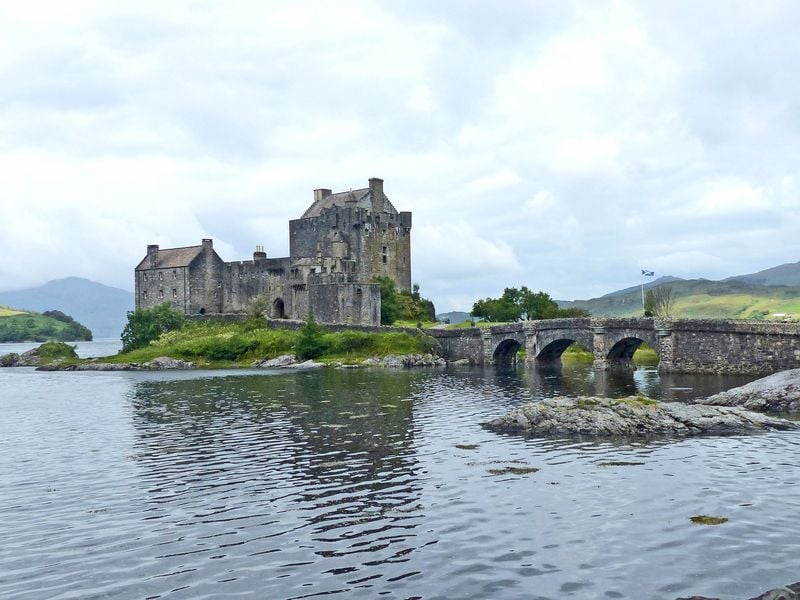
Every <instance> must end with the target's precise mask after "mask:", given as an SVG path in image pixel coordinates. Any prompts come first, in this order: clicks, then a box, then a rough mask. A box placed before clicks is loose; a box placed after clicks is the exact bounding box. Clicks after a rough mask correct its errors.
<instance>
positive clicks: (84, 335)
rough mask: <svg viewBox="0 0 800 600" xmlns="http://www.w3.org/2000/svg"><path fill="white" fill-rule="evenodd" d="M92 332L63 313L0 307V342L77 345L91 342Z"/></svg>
mask: <svg viewBox="0 0 800 600" xmlns="http://www.w3.org/2000/svg"><path fill="white" fill-rule="evenodd" d="M91 339H92V332H91V331H89V329H87V328H86V327H84V326H83V325H81V324H80V323H78V322H77V321H75V320H74V319H73V318H72V317H70V316H69V315H65V314H64V313H62V312H61V311H57V310H51V311H47V312H45V313H43V314H39V313H35V312H29V311H20V310H16V309H13V308H8V307H5V306H2V307H0V342H46V341H49V340H56V341H60V342H75V341H82V340H91Z"/></svg>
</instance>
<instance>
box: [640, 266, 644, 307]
mask: <svg viewBox="0 0 800 600" xmlns="http://www.w3.org/2000/svg"><path fill="white" fill-rule="evenodd" d="M640 277H641V278H642V314H644V313H645V309H644V273H642V274H641V275H640Z"/></svg>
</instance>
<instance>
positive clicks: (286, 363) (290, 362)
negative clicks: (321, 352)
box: [252, 354, 325, 370]
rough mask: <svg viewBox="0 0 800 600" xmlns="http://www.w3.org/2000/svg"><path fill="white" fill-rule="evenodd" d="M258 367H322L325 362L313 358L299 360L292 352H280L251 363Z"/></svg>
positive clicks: (299, 368)
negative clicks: (278, 354) (277, 354)
mask: <svg viewBox="0 0 800 600" xmlns="http://www.w3.org/2000/svg"><path fill="white" fill-rule="evenodd" d="M252 366H253V367H255V368H258V369H297V370H304V369H322V368H323V367H325V363H321V362H316V361H313V360H305V361H302V362H301V361H299V360H297V357H296V356H294V355H293V354H281V355H280V356H276V357H275V358H265V359H263V360H257V361H255V362H254V363H253V365H252Z"/></svg>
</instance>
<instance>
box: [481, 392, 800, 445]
mask: <svg viewBox="0 0 800 600" xmlns="http://www.w3.org/2000/svg"><path fill="white" fill-rule="evenodd" d="M483 426H484V427H485V428H486V429H489V430H491V431H496V432H502V433H516V434H527V435H587V436H595V437H615V436H621V437H649V436H658V435H702V434H737V433H747V432H754V431H764V430H768V429H776V430H786V429H795V428H797V427H798V424H796V423H793V422H791V421H787V420H785V419H778V418H774V417H769V416H766V415H762V414H760V413H757V412H753V411H749V410H746V409H744V408H739V407H727V406H706V405H701V404H682V403H679V402H656V401H655V400H652V399H650V398H643V397H641V396H638V397H633V396H632V397H629V398H621V399H618V400H617V399H611V398H599V397H591V398H590V397H583V398H565V397H559V398H547V399H545V400H541V401H539V402H529V403H527V404H523V405H522V406H520V407H518V408H515V409H514V410H512V411H511V412H510V413H509V414H508V415H506V416H504V417H500V418H499V419H495V420H493V421H490V422H489V423H484V424H483Z"/></svg>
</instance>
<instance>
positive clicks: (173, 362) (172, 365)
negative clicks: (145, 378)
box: [142, 356, 197, 371]
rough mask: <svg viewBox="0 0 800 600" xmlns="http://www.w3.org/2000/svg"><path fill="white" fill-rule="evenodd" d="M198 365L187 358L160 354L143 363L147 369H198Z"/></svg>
mask: <svg viewBox="0 0 800 600" xmlns="http://www.w3.org/2000/svg"><path fill="white" fill-rule="evenodd" d="M196 368H197V365H196V364H194V363H193V362H190V361H187V360H181V359H179V358H170V357H169V356H159V357H157V358H154V359H153V360H150V361H147V362H146V363H142V369H146V370H147V371H172V370H174V369H196Z"/></svg>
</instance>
